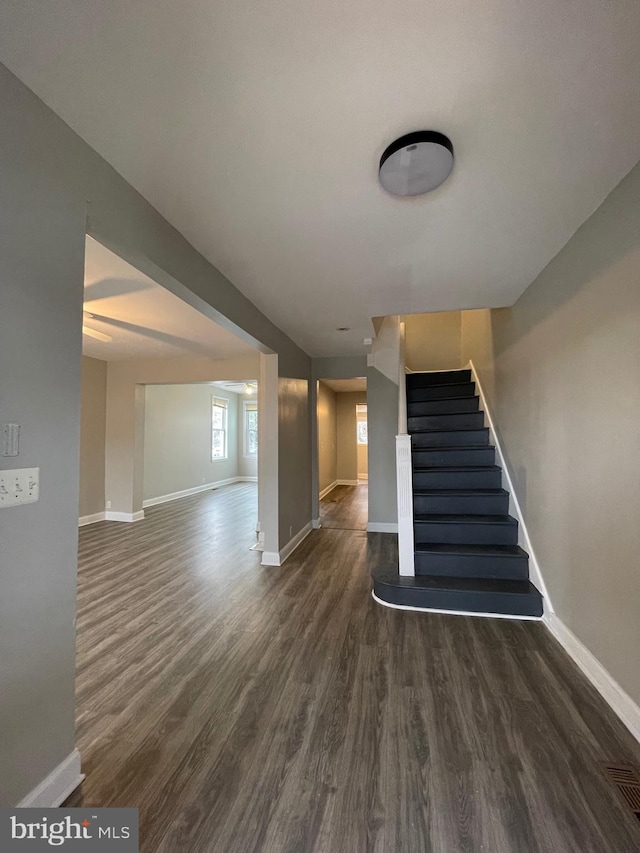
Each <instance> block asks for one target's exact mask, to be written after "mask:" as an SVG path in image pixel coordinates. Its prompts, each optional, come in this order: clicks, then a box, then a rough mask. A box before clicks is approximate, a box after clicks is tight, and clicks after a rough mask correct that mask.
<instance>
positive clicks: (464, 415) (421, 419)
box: [407, 404, 484, 433]
mask: <svg viewBox="0 0 640 853" xmlns="http://www.w3.org/2000/svg"><path fill="white" fill-rule="evenodd" d="M416 405H418V404H416ZM407 426H408V428H409V432H410V433H414V432H422V431H424V430H428V429H440V430H443V429H480V428H481V427H483V426H484V412H451V413H449V414H442V415H419V416H413V417H410V418H407Z"/></svg>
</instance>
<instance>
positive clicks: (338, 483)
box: [336, 480, 358, 486]
mask: <svg viewBox="0 0 640 853" xmlns="http://www.w3.org/2000/svg"><path fill="white" fill-rule="evenodd" d="M357 485H358V481H357V480H336V486H357Z"/></svg>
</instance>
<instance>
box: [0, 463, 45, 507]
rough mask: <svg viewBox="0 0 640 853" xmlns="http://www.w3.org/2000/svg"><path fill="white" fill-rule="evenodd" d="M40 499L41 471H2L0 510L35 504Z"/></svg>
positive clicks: (20, 469) (0, 477)
mask: <svg viewBox="0 0 640 853" xmlns="http://www.w3.org/2000/svg"><path fill="white" fill-rule="evenodd" d="M39 499H40V469H39V468H13V469H12V470H9V471H0V509H3V508H4V507H8V506H17V505H18V504H33V503H37V501H38V500H39Z"/></svg>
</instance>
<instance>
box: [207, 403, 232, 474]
mask: <svg viewBox="0 0 640 853" xmlns="http://www.w3.org/2000/svg"><path fill="white" fill-rule="evenodd" d="M228 405H229V402H228V400H222V399H220V398H218V397H214V398H213V406H212V413H211V459H226V458H227V407H228Z"/></svg>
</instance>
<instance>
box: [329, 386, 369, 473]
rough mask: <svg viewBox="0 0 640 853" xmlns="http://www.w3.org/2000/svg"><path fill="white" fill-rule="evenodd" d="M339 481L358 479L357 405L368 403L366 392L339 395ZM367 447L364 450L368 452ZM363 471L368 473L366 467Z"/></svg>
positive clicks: (344, 392)
mask: <svg viewBox="0 0 640 853" xmlns="http://www.w3.org/2000/svg"><path fill="white" fill-rule="evenodd" d="M337 396H338V418H337V424H336V427H337V433H338V460H337V461H338V465H337V477H338V480H357V479H358V444H357V441H356V438H357V436H356V404H357V403H366V402H367V392H366V391H341V392H340V393H339V394H338V395H337ZM366 449H367V448H366V446H363V450H365V452H366ZM362 471H363V472H364V473H366V472H367V466H366V464H365V465H364V467H363V469H362Z"/></svg>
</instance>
